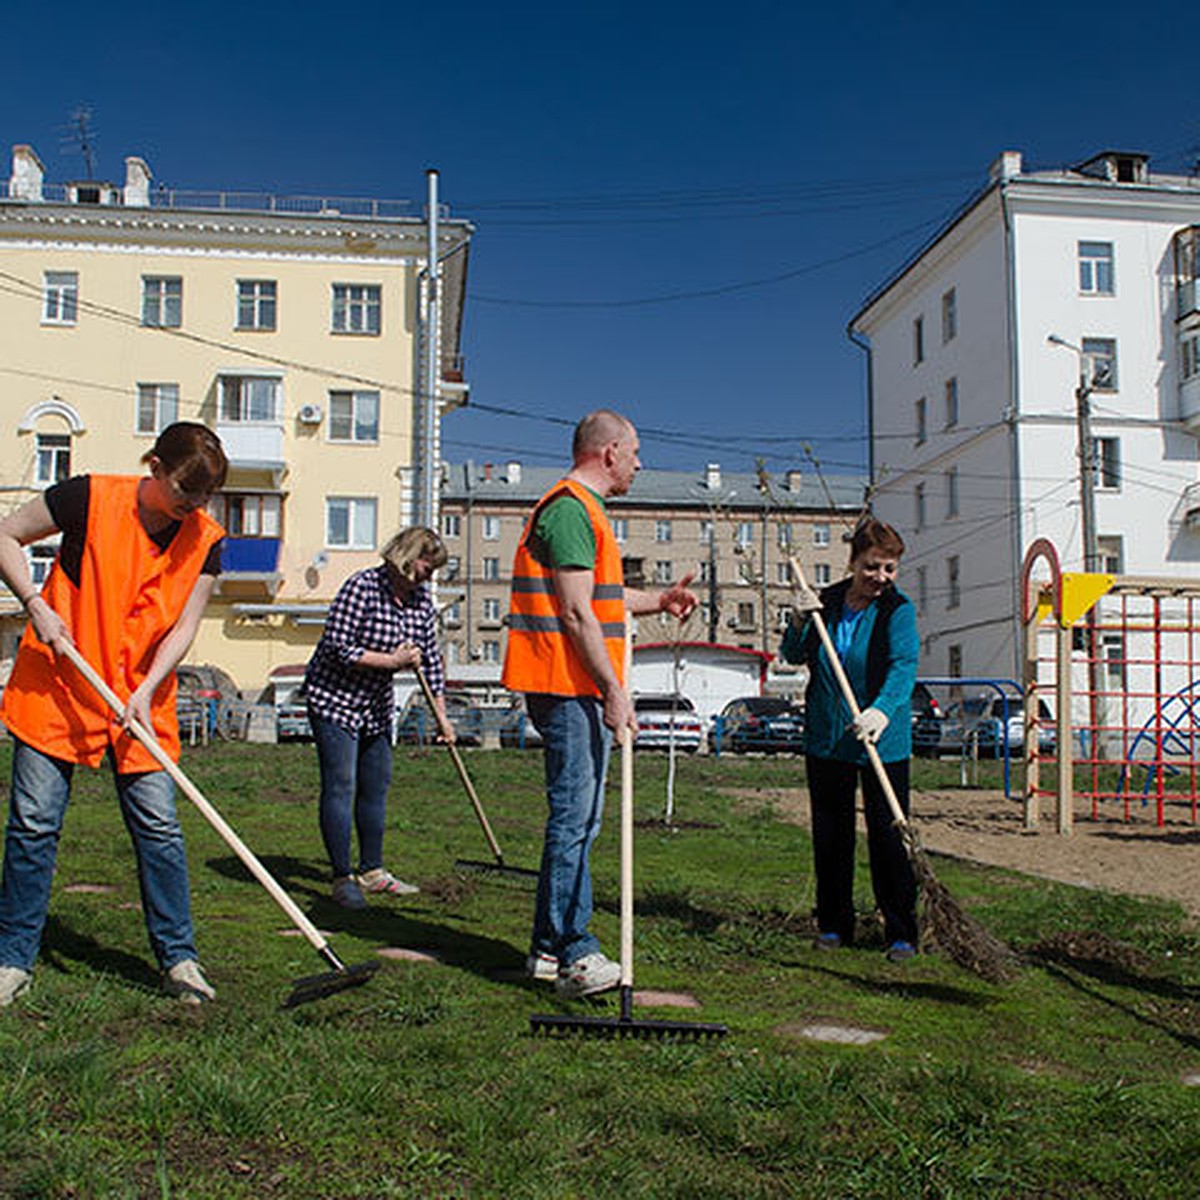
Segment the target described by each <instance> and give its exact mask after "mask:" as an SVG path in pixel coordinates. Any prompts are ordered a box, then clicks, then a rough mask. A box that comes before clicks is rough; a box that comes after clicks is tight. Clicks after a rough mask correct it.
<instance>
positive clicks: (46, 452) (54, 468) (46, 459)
mask: <svg viewBox="0 0 1200 1200" xmlns="http://www.w3.org/2000/svg"><path fill="white" fill-rule="evenodd" d="M35 453H36V459H35V466H34V477H35V482H37V483H38V484H39V486H41V487H49V486H50V484H52V483H62V481H63V480H64V479H70V477H71V435H70V434H69V433H39V434H38V435H37V443H36V448H35Z"/></svg>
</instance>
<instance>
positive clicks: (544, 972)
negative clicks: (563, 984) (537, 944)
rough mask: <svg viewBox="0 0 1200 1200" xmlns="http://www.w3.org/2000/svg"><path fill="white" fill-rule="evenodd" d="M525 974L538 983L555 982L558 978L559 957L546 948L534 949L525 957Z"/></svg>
mask: <svg viewBox="0 0 1200 1200" xmlns="http://www.w3.org/2000/svg"><path fill="white" fill-rule="evenodd" d="M525 976H526V978H528V979H532V980H535V981H536V982H537V983H553V982H554V981H555V980H556V979H557V978H558V959H557V958H555V957H554V955H553V954H547V953H546V951H545V950H536V951H532V952H531V953H530V955H529V957H528V958H526V959H525Z"/></svg>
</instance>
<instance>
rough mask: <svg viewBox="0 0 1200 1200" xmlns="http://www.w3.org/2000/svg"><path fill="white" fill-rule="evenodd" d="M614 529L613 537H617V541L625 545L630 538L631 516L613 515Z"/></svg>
mask: <svg viewBox="0 0 1200 1200" xmlns="http://www.w3.org/2000/svg"><path fill="white" fill-rule="evenodd" d="M612 530H613V537H615V538H616V539H617V543H618V544H619V545H624V543H625V542H627V541H628V540H629V518H628V517H613V521H612Z"/></svg>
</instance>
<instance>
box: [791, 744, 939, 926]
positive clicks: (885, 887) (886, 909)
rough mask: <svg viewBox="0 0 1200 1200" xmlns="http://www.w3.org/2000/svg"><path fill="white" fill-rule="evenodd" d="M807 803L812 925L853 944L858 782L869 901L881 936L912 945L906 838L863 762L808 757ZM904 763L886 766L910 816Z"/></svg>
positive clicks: (913, 890)
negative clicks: (870, 890)
mask: <svg viewBox="0 0 1200 1200" xmlns="http://www.w3.org/2000/svg"><path fill="white" fill-rule="evenodd" d="M805 763H806V766H807V769H808V794H809V798H810V801H811V803H812V835H813V864H814V866H815V868H816V875H817V928H818V929H819V930H820V931H821V932H822V933H836V934H837V935H838V937H840V938H841V939H842V942H843V944H844V945H847V946H848V945H851V944H852V943H853V941H854V823H855V803H854V798H855V790H856V787H857V785H858V783H859V781H860V780H861V783H862V791H863V813H864V815H865V817H866V821H867V852H868V855H869V858H870V863H871V884H872V887H873V888H874V891H875V904H876V906H877V907H878V908H879V911H880V912H881V913H882V914H883V925H884V936H885V938H886V939H887V942H888V944H889V945H890V944H891V943H892V942H901V941H902V942H912V944H913V945H914V946H915V945H916V944H917V912H916V907H917V884H916V879H915V878H914V876H913V869H912V863H911V862H910V861H909V857H908V853H907V852H906V850H905V849H904V842H903V840H902V839H901V837H900V833H899V831H898V830H897V829H896V827H895V825H894V823H893V819H892V810H891V808H890V806H889V805H888V802H887V798H886V797H885V796H884V794H883V789H882V788H881V787H880V786H879V780H878V779H877V778H876V777H875V772H874V770H873V769H872V768H871V767H870V766H869V765H867V766H863V767H859V766H857V765H855V764H854V763H845V762H837V761H835V760H833V759H828V758H811V757H810V758H807V759H805ZM908 767H909V764H908V760H907V759H904V760H902V761H900V762H891V763H884V770H886V771H887V775H888V779H890V780H891V783H892V788H893V790H894V791H895V793H896V798H897V799H898V800H899V801H900V807H901V809H902V810H903V812H904V815H905V816H908Z"/></svg>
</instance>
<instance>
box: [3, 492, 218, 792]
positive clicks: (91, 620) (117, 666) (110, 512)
mask: <svg viewBox="0 0 1200 1200" xmlns="http://www.w3.org/2000/svg"><path fill="white" fill-rule="evenodd" d="M141 478H143V477H131V476H118V475H92V476H91V477H90V485H89V500H88V515H87V531H86V533H85V536H84V542H83V561H82V564H81V567H80V575H79V586H78V587H76V586H75V584H74V583H72V582H71V580H70V579H69V578H68V577H67V574H66V572H65V571H64V570H63V569H62V564H61V563H60V562H58V561H57V560H55V563H54V566H53V568H52V569H51V571H50V577H49V578H48V579H47V580H46V584H45V586H44V587H43V588H42V598H43V599H44V600H45V601H46V602H47V603H48V604H49V605H50V607H51V608H53V609H54V611H55V612H57V613H58V614H59V616H61V617H62V618H63V620H64V621H66V623H67V628H68V629H69V630H70V631H71V637H72V638H73V639H74V642H75V645H76V646H77V647H78V648H79V652H80V653H81V654H82V655H83V657H84V658H86V659H87V660H88V662H90V663H91V664H92V666H93V667H95V668H96V670H97V671H98V672H99V673H100V675H101V676H103V678H104V679H105V680H106V681H107V682H108V685H109V687H111V688H112V690H113V691H114V692H116V693H117V695H118V696H119V697H121V699H122V700H124V699H127V698H128V697H129V696H130V694H131V693H132V692H133V691H134V689H135V688H136V687H137V685H138V684H139V683H140V682H141V681H142V680H143V679H144V678H145V677H146V672H147V671H148V670H149V668H150V664H151V662H152V661H153V660H154V653H155V651H156V650H157V649H158V645H159V643H160V642H161V641H162V639H163V637H164V636H165V635H166V634H167V633H168V632H169V631H170V630H171V629H172V628H173V627H174V625H175V623H176V622H177V621H178V620H179V617H180V615H181V614H182V612H183V608H184V605H185V604H186V603H187V599H188V597H189V596H190V595H191V593H192V589H193V588H194V587H195V586H196V581H197V580H198V579H199V578H200V572H201V570H202V569H203V567H204V563H205V560H206V559H207V557H208V553H209V550H211V549H212V546H213V545H214V543H216V542H217V541H219V540H220V539H221V537H223V536H224V530H223V529H222V528H221V526H220V525H218V524H217V522H216V521H214V520H213V518H212V517H210V516H209V515H208V514H207V513H206V512H202V511H199V510H197V511H195V512H192V513H189V514H188V516H186V517H185V518H184V519H183V522H182V524H181V525H180V527H179V530H178V532H177V533H176V534H175V536H174V537H173V538H172V539H171V544H170V545H169V546H168V547H167V549H166V550H165V551H161V550H159V548H158V547H157V546H156V545H155V544H154V543H153V542H152V541H151V540H150V535H149V534H148V533H147V532H146V531H145V529H144V528H143V527H142V522H141V520H140V519H139V517H138V505H137V491H138V484H139V483H140V482H141ZM176 690H177V685H176V682H175V674H174V672H172V673H171V676H170V677H169V678H168V679H167V680H166V681H164V683H163V684H162V686H161V687H160V688H159V689H158V691H157V692H156V693H155V695H154V701H153V704H152V705H151V719H152V723H153V725H154V732H155V734H156V735H157V737H158V740H159V742H160V743H161V744H162V746H163V748H164V749H165V750H166V751H167V753H168V754H170V756H171V757H172V758H173V759H175V760H178V758H179V723H178V721H177V720H176V717H175V693H176ZM0 721H3V722H4V724H5V725H6V726H7V727H8V730H9V732H10V733H12V734H13V736H14V737H18V738H20V739H21V741H23V742H26V743H27V744H28V745H30V746H33V747H34V748H35V749H37V750H41V751H42V752H43V753H44V754H49V755H51V756H52V757H54V758H59V759H63V760H65V761H67V762H73V763H84V764H86V765H88V766H93V767H94V766H99V764H100V762H101V761H102V760H103V758H104V755H105V752H106V751H107V750H108V748H109V747H110V746H111V747H112V748H113V753H114V755H115V757H116V764H117V770H118V771H119V772H120V773H121V774H126V773H132V772H139V771H157V770H161V769H162V768H161V767H160V766H159V764H158V763H157V762H156V761H155V759H154V758H153V757H152V756H151V755H150V753H149V752H148V751H147V750H146V749H145V747H143V746H142V744H141V743H140V742H138V741H137V739H136V738H135V737H133V735H132V734H126V733H124V732H123V731H122V729H121V725H120V722H119V721H118V720H117V718H116V717H115V716H114V715H113V714H112V712H111V710H110V709H109V707H108V705H107V704H106V703H105V702H104V701H103V700H102V699H101V698H100V697H99V696H98V695H97V694H96V693H95V691H94V690H93V688H92V685H91V684H90V683H88V681H87V680H86V679H84V678H83V676H82V675H80V673H79V672H78V671H77V670H76V669H75V668H74V667H73V666H71V664H70V663H69V662H67V661H66V660H65V659H63V660H62V661H59V660H57V659H56V658H55V656H54V652H53V651H52V650H51V649H50V647H49V646H46V645H45V644H43V643H42V642H41V641H39V640H38V637H37V634H36V633H35V632H34V630H33V623H32V622H30V623H29V624H28V625H26V627H25V633H24V636H23V637H22V638H21V645H20V647H19V648H18V650H17V660H16V663H15V664H14V666H13V671H12V675H11V677H10V678H9V681H8V686H7V687H6V688H5V689H4V700H3V703H2V704H0Z"/></svg>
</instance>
